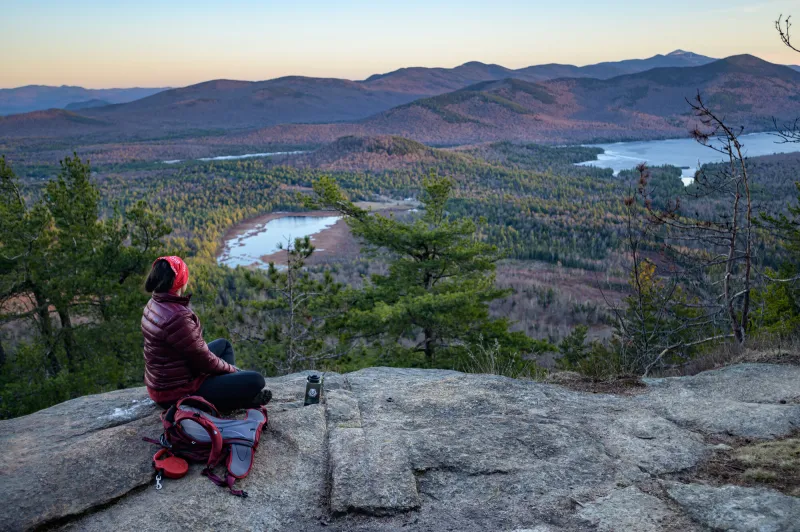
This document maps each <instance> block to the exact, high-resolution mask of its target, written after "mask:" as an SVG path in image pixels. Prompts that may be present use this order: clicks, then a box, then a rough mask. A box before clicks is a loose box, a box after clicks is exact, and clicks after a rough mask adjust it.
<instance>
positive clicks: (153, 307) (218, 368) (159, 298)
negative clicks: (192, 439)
mask: <svg viewBox="0 0 800 532" xmlns="http://www.w3.org/2000/svg"><path fill="white" fill-rule="evenodd" d="M189 299H190V298H189V297H181V296H176V295H172V294H167V293H159V292H155V293H153V297H152V298H151V299H150V301H148V303H147V306H146V307H145V308H144V315H143V316H142V333H143V334H144V363H145V369H144V383H145V384H146V385H147V391H148V392H149V393H150V397H152V398H153V400H154V401H156V402H159V403H168V402H173V401H176V400H178V399H180V398H181V397H183V396H184V395H187V394H191V393H194V392H195V391H197V389H198V388H199V387H200V385H201V384H202V383H203V380H205V378H206V377H208V376H210V375H222V374H225V373H234V372H236V369H235V368H234V367H233V366H231V365H230V364H228V363H227V362H225V361H224V360H222V359H221V358H219V357H217V356H216V355H215V354H214V353H212V352H211V351H209V350H208V345H207V344H206V342H205V341H204V340H203V330H202V328H201V327H200V321H199V320H198V319H197V316H196V315H195V313H194V312H192V311H191V309H190V308H189Z"/></svg>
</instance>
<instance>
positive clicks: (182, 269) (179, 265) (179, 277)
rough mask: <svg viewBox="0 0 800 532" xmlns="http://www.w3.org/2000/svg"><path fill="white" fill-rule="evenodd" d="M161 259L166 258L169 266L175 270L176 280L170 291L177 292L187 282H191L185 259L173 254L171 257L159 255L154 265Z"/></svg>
mask: <svg viewBox="0 0 800 532" xmlns="http://www.w3.org/2000/svg"><path fill="white" fill-rule="evenodd" d="M160 260H165V261H167V262H168V263H169V267H170V268H172V271H173V272H175V281H173V283H172V288H170V290H169V291H170V293H171V294H175V293H177V292H178V290H180V289H181V288H183V287H184V286H185V285H186V283H188V282H189V268H187V267H186V263H185V262H183V259H181V258H180V257H176V256H175V255H171V256H169V257H158V258H157V259H156V260H155V261H153V266H155V264H156V262H158V261H160Z"/></svg>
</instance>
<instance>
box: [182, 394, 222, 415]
mask: <svg viewBox="0 0 800 532" xmlns="http://www.w3.org/2000/svg"><path fill="white" fill-rule="evenodd" d="M184 404H185V405H186V406H193V407H195V408H199V409H200V410H205V411H206V412H208V413H209V414H211V415H212V416H215V417H219V410H217V407H216V406H214V405H212V404H211V403H209V402H208V401H206V400H205V399H203V398H202V397H200V396H199V395H187V396H186V397H182V398H181V399H179V400H178V402H177V403H175V408H180V407H181V405H184Z"/></svg>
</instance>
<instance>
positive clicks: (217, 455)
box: [174, 409, 224, 469]
mask: <svg viewBox="0 0 800 532" xmlns="http://www.w3.org/2000/svg"><path fill="white" fill-rule="evenodd" d="M182 421H192V422H194V423H197V424H198V425H199V426H200V427H202V428H203V430H205V431H206V432H207V433H208V437H209V439H210V440H211V453H210V454H209V456H208V462H207V464H206V469H209V468H210V469H213V468H214V466H216V465H217V464H218V463H219V461H220V460H221V459H222V458H223V454H224V449H223V446H222V434H220V432H219V430H217V426H216V425H214V423H213V422H212V421H211V420H210V419H208V418H207V417H205V416H203V415H201V414H199V413H198V412H190V411H186V410H180V409H177V411H176V412H175V416H174V423H175V425H176V426H178V427H180V426H181V422H182ZM192 443H194V441H192Z"/></svg>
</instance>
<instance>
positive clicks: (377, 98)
mask: <svg viewBox="0 0 800 532" xmlns="http://www.w3.org/2000/svg"><path fill="white" fill-rule="evenodd" d="M642 61H643V62H642ZM698 91H700V92H701V93H702V94H703V96H704V98H706V101H708V102H709V105H710V106H713V107H714V109H715V110H717V111H718V112H720V113H722V114H724V115H725V116H726V119H730V120H731V121H733V123H735V124H737V127H739V126H741V127H742V128H743V129H742V131H743V133H744V134H743V135H742V136H741V137H740V139H741V142H742V144H743V145H744V147H745V152H746V154H747V155H748V156H749V157H750V158H751V159H750V162H749V163H748V164H749V165H751V168H752V169H753V173H754V177H753V179H754V186H753V206H754V209H755V210H756V212H758V213H766V214H775V215H780V214H784V213H785V212H786V208H787V202H786V198H787V197H792V195H793V194H794V193H795V192H794V180H795V176H796V175H798V173H800V172H799V171H800V153H798V147H800V145H798V144H776V143H775V142H774V141H775V140H776V138H775V137H774V136H772V135H771V133H770V132H771V131H773V130H774V127H775V124H774V123H773V118H775V117H777V118H780V119H787V120H788V119H789V117H793V116H800V99H798V98H796V95H797V94H799V93H800V72H798V71H797V70H795V69H793V68H790V67H785V66H782V65H775V64H771V63H768V62H766V61H763V60H761V59H758V58H755V57H753V56H746V55H743V56H733V57H728V58H726V59H721V60H715V59H711V58H705V57H702V56H696V54H689V53H680V54H678V53H676V54H669V55H667V56H659V58H658V59H657V60H653V61H649V60H641V61H639V62H637V61H633V62H630V63H629V62H619V63H615V64H613V65H594V66H591V68H590V67H581V68H577V67H568V66H563V65H544V66H542V67H531V68H525V69H518V70H511V69H506V68H504V67H500V66H498V65H487V64H483V63H475V62H473V63H467V64H465V65H462V66H461V67H457V68H454V69H416V68H408V69H401V70H398V71H394V72H390V73H388V74H381V75H375V76H371V77H369V78H368V79H366V80H363V81H348V80H337V79H317V78H303V77H298V76H291V77H284V78H278V79H274V80H268V81H264V82H242V81H231V80H216V81H209V82H206V83H201V84H198V85H193V86H189V87H184V88H180V89H170V90H165V91H161V92H158V93H156V94H153V95H150V96H147V97H145V98H142V99H139V100H136V101H133V102H129V103H123V104H118V105H105V106H104V105H85V106H84V105H80V106H74V105H73V106H70V108H69V109H50V110H41V111H35V112H31V113H27V114H15V115H10V116H6V117H0V153H2V154H5V156H6V160H7V161H8V163H9V164H11V165H12V167H13V169H14V171H15V172H16V173H17V175H19V176H20V177H21V179H22V182H23V184H24V187H25V194H26V196H27V198H29V201H31V202H33V201H35V200H36V199H37V198H42V197H45V196H46V194H47V188H46V187H47V183H48V182H50V180H51V179H52V178H53V177H54V176H55V175H57V174H58V172H59V169H60V166H59V161H62V160H63V159H64V157H65V156H67V155H69V154H72V153H75V154H76V155H77V156H78V157H79V158H81V159H82V160H85V161H90V164H91V178H92V182H93V183H94V184H95V185H96V186H97V190H98V195H99V206H100V207H99V209H100V214H101V215H102V216H104V217H108V218H111V217H112V216H114V213H116V212H128V211H129V210H130V209H134V208H136V206H137V205H140V202H144V203H143V204H144V205H146V206H147V209H149V211H148V212H152V213H156V214H157V215H158V217H159V218H160V219H161V220H163V222H164V223H165V224H166V225H167V226H168V227H169V228H170V230H171V232H170V233H169V236H168V238H167V239H166V242H167V244H166V245H167V246H169V247H170V248H171V249H172V250H173V251H174V252H175V253H178V254H180V255H182V256H185V257H187V258H188V259H189V261H190V264H191V267H192V269H193V271H197V275H196V276H195V277H194V278H193V286H192V289H193V291H194V298H193V300H192V303H193V305H194V308H195V309H196V310H197V312H198V313H199V315H200V316H201V318H202V319H203V321H204V322H205V323H208V325H206V327H207V330H208V334H216V335H219V336H225V337H228V336H236V335H240V336H239V337H237V338H238V339H237V342H238V344H237V352H238V353H240V356H241V357H242V360H244V361H245V363H246V364H248V365H250V366H252V367H256V368H259V369H260V370H262V371H265V372H270V371H276V370H275V369H274V368H273V367H272V366H270V365H269V364H270V362H269V360H271V359H270V358H269V357H270V356H272V355H267V354H265V353H266V351H265V349H266V347H265V346H268V345H270V344H269V342H267V343H265V342H263V341H254V340H248V337H247V335H246V334H245V333H243V332H241V331H242V330H246V329H248V328H250V327H256V325H257V324H259V323H260V322H259V321H258V320H255V319H252V318H247V317H246V314H247V312H248V309H249V308H251V307H252V306H253V303H252V298H254V297H263V296H261V295H257V294H256V292H255V291H254V289H253V287H252V285H251V284H250V281H251V279H252V275H253V272H257V271H258V270H263V269H265V268H266V267H267V265H268V264H269V263H270V262H275V263H276V264H277V265H279V267H280V271H285V270H284V269H283V268H284V267H285V265H286V262H287V254H286V252H285V251H279V250H278V249H277V248H276V245H277V244H278V243H281V244H284V245H285V244H288V243H290V242H291V239H292V238H294V237H302V236H306V235H311V236H312V242H311V243H312V244H313V245H314V246H315V247H316V248H317V249H316V251H315V252H314V253H313V254H311V255H310V256H309V257H308V258H307V262H306V263H305V264H304V268H305V269H304V271H305V272H306V273H307V274H308V276H309V279H317V280H321V279H324V280H326V281H325V282H328V283H332V284H331V285H330V286H334V285H335V286H337V287H339V288H336V290H351V289H352V290H360V289H363V288H364V287H366V286H369V285H370V284H371V279H373V278H374V276H375V275H378V276H380V275H385V274H386V273H387V272H388V271H389V270H390V267H391V264H392V261H393V260H395V259H396V257H395V256H393V255H392V254H391V253H386V252H385V250H384V251H381V250H376V249H372V248H371V247H370V246H365V245H363V241H362V239H360V238H357V237H356V236H354V235H353V234H352V231H351V230H350V228H349V227H348V225H347V223H346V222H345V221H344V220H343V219H340V216H341V214H339V213H333V212H331V211H329V210H325V209H322V208H319V207H310V206H309V203H308V201H309V200H310V199H311V198H312V197H313V196H314V194H315V193H314V190H313V187H314V186H315V184H316V183H318V182H319V181H320V179H322V178H324V177H330V178H331V179H333V180H334V182H335V183H336V184H337V186H338V187H340V188H341V190H342V192H343V194H345V195H346V197H347V198H348V199H350V200H352V201H354V202H355V204H356V205H357V206H359V207H361V208H370V209H372V210H373V211H375V212H380V213H382V214H385V215H387V216H389V217H390V218H392V219H395V220H401V221H407V222H409V223H411V222H413V221H414V220H416V219H418V217H419V216H421V215H422V214H424V213H421V212H417V211H416V209H415V207H416V206H417V205H419V203H420V202H421V201H422V199H423V197H424V194H425V193H426V192H425V190H426V183H427V182H428V180H429V179H430V178H431V176H432V175H435V176H440V177H446V178H449V179H450V180H452V182H453V190H452V195H451V198H450V200H449V202H448V204H447V215H448V216H449V217H453V218H454V219H459V220H471V221H474V223H475V224H476V226H475V230H474V236H475V237H476V238H475V240H476V241H480V242H485V243H486V244H487V245H489V246H492V248H493V249H496V250H497V252H498V257H497V259H496V260H495V261H494V262H493V264H494V265H495V266H494V267H495V268H496V270H495V271H494V273H493V274H492V275H493V277H492V279H493V281H494V282H495V283H496V287H497V289H498V290H500V291H501V292H498V293H501V294H502V297H497V298H496V299H494V300H492V301H491V303H490V304H488V305H487V310H488V315H489V317H490V318H491V319H495V320H506V321H505V323H507V327H508V328H509V330H510V331H511V332H512V333H524V334H525V335H527V337H528V338H531V339H536V340H537V341H543V342H548V345H549V346H551V347H550V348H549V349H550V351H548V352H547V353H544V354H541V353H540V354H537V355H536V357H537V358H536V360H538V361H539V362H540V363H542V364H544V365H545V366H547V367H553V365H554V364H555V360H556V359H557V358H558V357H559V355H558V349H559V348H558V347H557V346H559V345H560V344H561V342H563V341H564V340H565V339H566V338H569V337H570V335H572V334H573V333H574V332H575V331H576V330H580V329H579V328H580V327H585V338H584V341H585V342H586V345H606V346H607V345H611V344H610V343H609V342H613V341H616V340H615V339H616V338H618V335H619V330H618V314H617V312H618V309H619V308H621V307H624V306H625V305H627V304H628V303H627V301H628V300H627V298H628V297H629V296H630V294H631V283H632V279H631V274H630V270H631V257H630V252H629V246H630V240H629V239H630V234H631V225H630V219H629V216H630V210H629V209H628V207H627V205H626V202H625V200H626V198H627V197H629V195H630V194H631V191H632V190H635V189H636V187H637V183H639V180H640V176H639V175H638V174H637V172H636V171H635V170H634V168H635V166H636V165H638V164H639V163H642V162H647V163H648V165H650V166H651V167H652V169H651V170H652V176H651V179H650V181H649V183H648V186H649V188H651V189H652V190H651V191H650V198H651V200H652V201H653V202H654V203H655V204H656V205H660V206H664V205H668V204H670V202H672V201H674V200H675V199H676V198H678V197H680V198H681V201H682V203H681V209H682V210H681V214H685V215H688V216H703V215H705V216H712V215H714V214H715V213H716V212H718V211H719V209H720V206H721V205H722V204H724V197H723V196H722V195H721V194H717V195H713V194H712V195H708V196H704V197H698V196H697V195H696V189H695V188H693V187H692V186H691V185H690V186H685V185H689V182H690V179H691V177H692V176H693V175H694V171H696V170H699V169H703V170H705V171H709V172H712V171H715V169H716V168H717V166H718V165H717V166H715V164H717V163H718V161H720V160H721V159H720V157H719V156H718V155H719V154H718V153H716V152H714V151H713V150H711V149H709V148H707V147H703V146H700V145H699V144H697V143H696V142H695V141H694V140H691V139H689V138H688V133H689V131H690V130H691V129H692V128H694V127H696V126H697V125H698V119H697V117H696V116H695V115H694V114H693V113H692V110H691V108H690V107H689V105H688V103H687V101H686V99H687V98H692V97H693V96H694V95H696V94H697V92H698ZM693 194H695V195H694V196H693ZM759 238H761V239H762V240H761V244H760V247H759V254H760V255H759V260H760V261H761V263H760V264H761V265H762V266H763V267H765V268H772V269H777V268H779V267H781V265H782V264H783V263H784V261H785V260H786V258H787V256H788V255H787V252H784V251H781V252H777V251H776V252H773V253H767V252H766V250H772V249H777V247H778V242H779V237H778V236H777V235H773V234H769V233H764V234H761V233H759ZM666 242H668V243H674V242H675V241H674V240H672V241H671V240H670V239H669V238H667V237H666V236H665V235H663V234H648V235H647V236H646V238H645V239H644V240H643V244H642V245H643V251H642V253H643V256H645V257H646V258H647V260H650V261H652V262H653V263H654V264H666V263H667V262H668V261H669V260H671V258H670V257H668V256H667V253H666V252H665V251H664V245H665V243H666ZM688 249H691V250H694V249H697V246H695V247H694V248H691V247H689V248H688ZM304 282H305V281H304ZM86 308H89V307H86ZM82 312H88V313H91V312H92V311H91V310H84V311H82ZM75 318H76V320H75V321H76V323H78V322H79V321H80V320H81V319H83V315H76V317H75ZM270 319H271V318H270ZM86 323H94V322H92V321H87V322H86ZM131 323H133V322H131ZM134 328H135V327H134ZM0 330H3V331H6V332H4V333H2V334H3V335H5V336H4V337H5V338H6V340H5V342H6V344H7V345H11V347H12V348H16V347H17V346H19V345H24V344H25V342H26V341H28V340H29V339H30V338H32V337H35V335H32V333H30V331H29V333H30V334H22V333H20V329H19V328H18V326H17V325H16V324H15V325H13V326H12V325H3V326H2V327H1V328H0ZM12 332H13V334H12ZM123 338H124V339H125V340H124V341H127V339H128V338H130V339H131V340H130V341H134V340H135V339H136V338H138V337H137V336H136V331H135V330H133V329H132V330H131V332H129V333H128V335H127V336H122V337H121V338H120V340H119V341H123V340H122V339H123ZM412 340H413V338H406V339H404V340H403V342H400V344H398V345H400V346H406V345H407V344H408V343H410V342H411V341H412ZM594 341H597V342H600V344H591V342H594ZM404 342H405V343H404ZM9 343H10V344H9ZM114 349H122V348H114ZM363 349H364V350H365V351H366V353H367V354H365V355H364V356H361V357H357V356H355V355H352V356H350V355H348V356H347V357H344V358H342V359H341V360H337V361H336V362H335V364H340V365H341V366H338V365H337V366H336V367H343V368H345V369H352V368H358V367H362V366H364V365H371V364H394V363H398V364H408V363H409V362H408V361H398V359H393V358H391V356H390V355H388V354H385V353H384V352H383V351H381V349H377V348H372V347H368V346H367V345H366V344H365V345H364V346H363ZM101 351H102V350H98V352H101ZM528 355H529V354H525V356H526V357H527V356H528ZM265 357H266V358H265ZM139 364H140V361H138V360H132V361H130V364H128V365H126V366H125V368H126V370H125V371H126V375H129V376H130V378H131V379H138V378H139V377H138V376H139V375H140V371H139ZM413 364H420V362H419V361H418V360H417V361H414V362H413ZM125 378H128V377H125Z"/></svg>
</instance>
